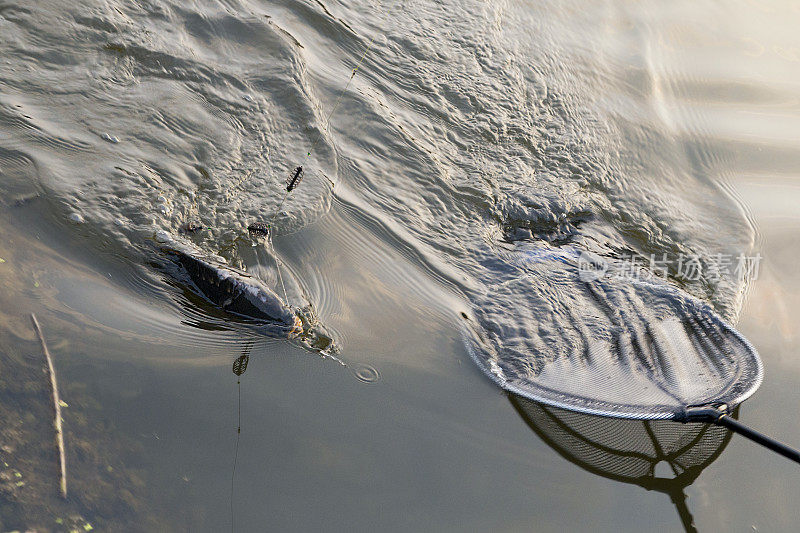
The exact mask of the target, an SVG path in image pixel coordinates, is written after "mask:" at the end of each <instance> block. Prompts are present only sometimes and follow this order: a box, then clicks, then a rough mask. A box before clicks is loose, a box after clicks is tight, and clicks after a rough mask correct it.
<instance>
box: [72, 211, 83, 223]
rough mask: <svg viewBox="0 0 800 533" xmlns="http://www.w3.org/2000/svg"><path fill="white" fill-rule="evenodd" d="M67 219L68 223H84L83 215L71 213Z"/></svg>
mask: <svg viewBox="0 0 800 533" xmlns="http://www.w3.org/2000/svg"><path fill="white" fill-rule="evenodd" d="M68 218H69V220H70V222H74V223H75V224H83V223H84V222H86V221H85V220H84V218H83V215H81V214H80V213H71V214H70V215H69V217H68Z"/></svg>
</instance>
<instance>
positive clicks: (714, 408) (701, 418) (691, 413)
mask: <svg viewBox="0 0 800 533" xmlns="http://www.w3.org/2000/svg"><path fill="white" fill-rule="evenodd" d="M681 421H682V422H705V423H708V424H715V425H717V426H722V427H724V428H727V429H729V430H730V431H733V432H734V433H737V434H739V435H741V436H742V437H745V438H746V439H749V440H751V441H753V442H755V443H757V444H760V445H761V446H764V447H765V448H767V449H770V450H772V451H773V452H775V453H777V454H780V455H782V456H783V457H786V458H787V459H789V460H790V461H794V462H795V463H798V464H800V451H797V450H796V449H794V448H792V447H790V446H787V445H786V444H784V443H782V442H779V441H777V440H775V439H773V438H772V437H769V436H767V435H764V434H763V433H760V432H758V431H756V430H754V429H752V428H750V427H748V426H746V425H744V424H742V423H741V422H739V421H738V420H735V419H733V418H731V417H730V415H729V413H728V407H727V406H726V405H701V406H690V407H687V408H686V412H685V414H684V418H683V419H682V420H681Z"/></svg>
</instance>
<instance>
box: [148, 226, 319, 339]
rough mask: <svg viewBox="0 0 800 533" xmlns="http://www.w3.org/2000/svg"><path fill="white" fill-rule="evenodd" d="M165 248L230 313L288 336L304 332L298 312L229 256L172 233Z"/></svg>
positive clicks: (165, 238) (199, 287) (199, 289)
mask: <svg viewBox="0 0 800 533" xmlns="http://www.w3.org/2000/svg"><path fill="white" fill-rule="evenodd" d="M159 240H160V241H161V244H162V250H163V251H164V252H165V253H166V254H167V256H168V257H170V258H171V259H172V260H173V261H174V262H175V263H176V264H178V265H180V266H181V267H182V270H183V271H184V272H185V273H186V274H187V276H188V278H189V279H190V280H191V282H192V283H193V284H194V285H195V287H196V288H197V292H199V293H200V294H201V295H203V296H204V297H205V298H207V299H208V300H209V301H211V302H212V303H213V304H214V305H216V306H218V307H220V308H221V309H223V310H225V311H226V312H228V313H231V314H234V315H237V316H239V317H242V318H246V319H250V320H256V321H259V322H264V323H268V324H269V325H270V326H278V327H279V328H280V329H281V331H282V332H283V333H285V334H286V336H287V337H288V338H296V337H298V336H300V335H301V334H302V333H303V332H304V326H303V321H302V320H301V318H300V316H298V313H297V312H295V310H294V309H293V308H292V307H291V306H290V305H289V304H288V303H286V302H284V301H283V300H281V298H280V297H279V296H278V295H277V294H275V292H274V291H273V290H272V289H270V288H269V287H267V286H266V285H264V283H262V282H261V281H259V280H258V279H256V278H254V277H253V276H250V275H248V274H247V273H245V272H241V271H239V270H237V269H235V268H232V267H231V266H229V265H227V264H226V262H225V259H223V258H222V257H218V256H213V255H208V254H204V253H203V252H201V251H200V250H199V249H197V248H196V247H195V246H193V245H191V244H189V243H186V242H181V241H176V240H175V239H173V238H171V237H168V236H161V238H160V239H159Z"/></svg>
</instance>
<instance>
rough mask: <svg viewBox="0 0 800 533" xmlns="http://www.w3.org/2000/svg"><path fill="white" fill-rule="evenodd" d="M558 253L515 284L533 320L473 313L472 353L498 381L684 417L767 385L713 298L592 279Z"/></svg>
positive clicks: (596, 406)
mask: <svg viewBox="0 0 800 533" xmlns="http://www.w3.org/2000/svg"><path fill="white" fill-rule="evenodd" d="M559 253H561V254H562V255H558V256H554V255H553V254H550V255H543V256H541V257H537V260H536V261H537V262H535V263H534V264H533V266H530V265H528V266H527V267H528V268H533V269H534V270H532V271H531V272H533V273H532V274H530V276H529V277H528V279H527V281H525V283H527V284H528V286H527V287H523V286H520V287H517V288H516V289H514V290H515V293H516V294H518V295H519V298H521V299H526V300H527V301H528V302H529V305H528V307H529V309H530V310H531V311H530V313H529V315H528V316H520V317H512V319H514V320H515V321H514V322H513V323H509V317H507V316H503V317H500V316H494V315H492V310H491V309H489V310H484V309H481V310H477V311H476V313H475V317H474V318H473V317H468V316H466V315H464V318H465V319H464V329H463V331H464V335H465V339H466V343H467V346H468V348H469V350H470V353H471V354H472V357H473V359H474V360H475V361H476V362H477V364H478V366H479V367H480V368H481V369H482V370H483V371H484V373H486V374H487V375H488V376H489V377H490V378H491V379H493V380H494V381H495V382H496V383H497V384H498V385H500V386H501V387H503V388H504V389H506V390H508V391H510V392H512V393H514V394H517V395H520V396H523V397H526V398H529V399H532V400H535V401H539V402H543V403H546V404H549V405H553V406H557V407H563V408H566V409H570V410H574V411H580V412H584V413H589V414H598V415H604V416H611V417H619V418H635V419H678V420H679V419H682V418H683V417H684V415H685V412H686V408H687V407H689V406H696V405H709V404H726V405H728V406H730V407H734V406H736V405H738V404H739V403H741V402H742V401H744V400H745V399H746V398H748V397H749V396H750V395H751V394H752V393H753V392H754V391H755V390H756V389H757V388H758V386H759V385H760V383H761V380H762V375H763V369H762V365H761V360H760V359H759V356H758V354H757V353H756V351H755V349H754V348H753V347H752V346H751V345H750V343H749V342H748V341H747V340H746V339H745V338H744V337H743V336H742V335H741V334H739V333H738V332H737V331H736V330H735V329H733V328H732V327H731V326H730V325H728V324H727V323H726V322H725V321H724V320H723V319H722V318H721V317H720V316H719V315H717V314H716V313H715V312H714V310H713V309H712V308H711V307H710V306H709V305H708V304H706V303H705V302H702V301H700V300H698V299H696V298H694V297H692V296H690V295H688V294H686V293H685V292H683V291H681V290H678V289H677V288H675V287H673V286H671V285H670V284H669V283H668V282H666V281H664V280H660V279H658V280H654V281H650V280H638V279H624V280H622V279H617V278H609V277H600V278H596V279H595V278H591V277H590V278H588V279H587V278H585V277H584V276H583V274H584V273H583V272H581V271H579V270H578V264H577V262H576V261H573V258H572V257H570V256H565V255H563V252H559ZM534 274H535V276H534ZM520 283H522V282H520ZM541 287H545V288H547V291H548V292H542V291H543V290H544V289H542V288H541ZM550 293H553V294H555V295H556V296H558V298H555V297H553V294H550ZM498 324H505V325H504V326H503V327H498Z"/></svg>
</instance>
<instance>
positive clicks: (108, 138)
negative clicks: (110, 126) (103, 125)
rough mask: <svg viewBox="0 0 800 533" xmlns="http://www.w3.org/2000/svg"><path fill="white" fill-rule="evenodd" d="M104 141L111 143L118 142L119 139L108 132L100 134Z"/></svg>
mask: <svg viewBox="0 0 800 533" xmlns="http://www.w3.org/2000/svg"><path fill="white" fill-rule="evenodd" d="M100 137H101V138H102V139H103V140H104V141H108V142H110V143H112V144H118V143H119V139H118V138H116V137H114V136H113V135H109V134H108V133H104V134H102V135H101V136H100Z"/></svg>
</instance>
